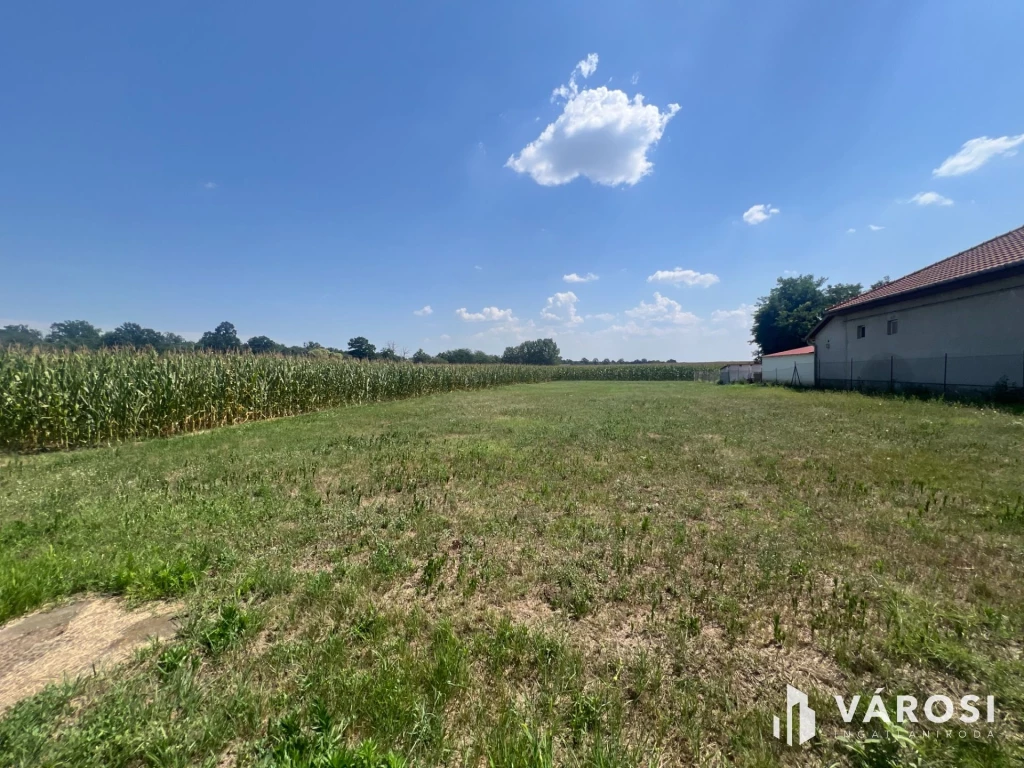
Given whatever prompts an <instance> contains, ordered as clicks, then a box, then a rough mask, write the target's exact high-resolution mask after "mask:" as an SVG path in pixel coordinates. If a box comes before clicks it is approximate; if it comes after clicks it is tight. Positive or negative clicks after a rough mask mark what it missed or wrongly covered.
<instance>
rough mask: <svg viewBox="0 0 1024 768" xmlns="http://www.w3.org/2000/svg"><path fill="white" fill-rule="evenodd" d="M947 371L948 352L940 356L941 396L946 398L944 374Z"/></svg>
mask: <svg viewBox="0 0 1024 768" xmlns="http://www.w3.org/2000/svg"><path fill="white" fill-rule="evenodd" d="M948 370H949V352H945V353H943V355H942V396H943V397H945V396H946V372H947V371H948Z"/></svg>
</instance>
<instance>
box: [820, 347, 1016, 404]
mask: <svg viewBox="0 0 1024 768" xmlns="http://www.w3.org/2000/svg"><path fill="white" fill-rule="evenodd" d="M816 367H817V380H818V386H820V387H824V388H829V389H861V390H875V391H878V390H888V391H892V392H924V391H927V392H933V393H936V394H945V395H967V396H969V395H989V394H996V393H999V392H1003V391H1010V390H1022V389H1024V350H1022V351H1021V353H1020V354H1019V355H950V354H943V355H941V356H939V357H909V358H908V357H897V356H895V355H889V356H885V357H878V358H874V359H871V360H850V361H848V362H834V363H832V362H823V361H820V360H819V361H818V362H817V366H816Z"/></svg>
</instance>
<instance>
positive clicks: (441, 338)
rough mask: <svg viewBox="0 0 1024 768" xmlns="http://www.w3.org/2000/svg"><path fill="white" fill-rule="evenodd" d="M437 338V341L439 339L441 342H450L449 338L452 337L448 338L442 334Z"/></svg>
mask: <svg viewBox="0 0 1024 768" xmlns="http://www.w3.org/2000/svg"><path fill="white" fill-rule="evenodd" d="M437 338H439V339H440V340H441V341H451V338H452V337H451V336H449V335H448V334H447V333H442V334H441V335H440V336H438V337H437Z"/></svg>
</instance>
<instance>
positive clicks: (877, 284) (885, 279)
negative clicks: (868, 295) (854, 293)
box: [868, 275, 892, 291]
mask: <svg viewBox="0 0 1024 768" xmlns="http://www.w3.org/2000/svg"><path fill="white" fill-rule="evenodd" d="M891 282H892V280H890V279H889V276H888V275H886V276H885V277H883V278H882V279H881V280H876V281H875V282H873V283H872V284H871V287H870V288H868V290H869V291H873V290H875V288H881V287H882V286H883V285H888V284H889V283H891Z"/></svg>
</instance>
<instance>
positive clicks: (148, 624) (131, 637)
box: [0, 598, 180, 713]
mask: <svg viewBox="0 0 1024 768" xmlns="http://www.w3.org/2000/svg"><path fill="white" fill-rule="evenodd" d="M179 609H180V606H179V605H177V604H171V603H151V604H149V605H147V606H146V607H144V608H142V609H140V610H137V611H131V612H129V611H126V610H125V608H124V603H123V602H122V601H120V600H115V599H112V598H96V599H91V600H80V601H78V602H75V603H72V604H70V605H64V606H61V607H59V608H54V609H52V610H48V611H40V612H39V613H34V614H32V615H30V616H25V617H24V618H21V619H18V620H16V621H12V622H10V623H9V624H8V625H7V626H5V627H2V628H0V713H2V712H4V711H5V710H7V709H8V708H9V707H11V706H13V705H14V704H17V703H18V702H19V701H21V700H22V699H24V698H27V697H29V696H32V695H33V694H35V693H38V692H39V691H41V690H42V689H43V688H45V687H46V686H47V685H49V684H50V683H56V682H60V681H61V680H62V679H64V678H66V677H67V678H73V677H76V676H78V675H80V674H82V673H84V672H87V671H89V670H91V669H93V668H98V667H101V666H112V665H114V664H117V663H119V662H121V661H124V660H125V659H126V658H128V657H129V656H130V655H131V653H132V651H134V650H135V649H136V648H137V647H139V646H140V645H143V644H145V643H146V642H147V641H149V640H150V639H152V638H160V639H167V638H170V637H173V636H174V635H175V633H176V632H177V631H178V623H177V621H176V620H175V617H176V614H177V613H178V611H179Z"/></svg>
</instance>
